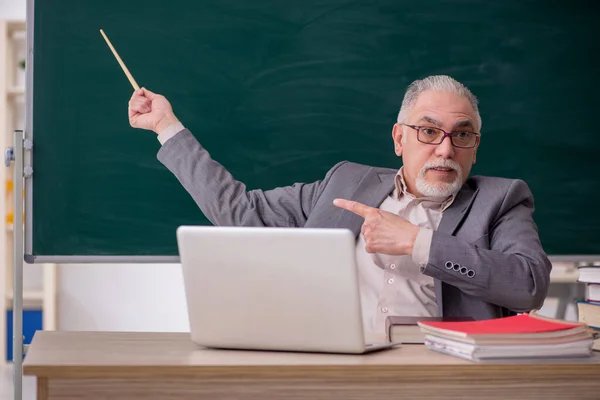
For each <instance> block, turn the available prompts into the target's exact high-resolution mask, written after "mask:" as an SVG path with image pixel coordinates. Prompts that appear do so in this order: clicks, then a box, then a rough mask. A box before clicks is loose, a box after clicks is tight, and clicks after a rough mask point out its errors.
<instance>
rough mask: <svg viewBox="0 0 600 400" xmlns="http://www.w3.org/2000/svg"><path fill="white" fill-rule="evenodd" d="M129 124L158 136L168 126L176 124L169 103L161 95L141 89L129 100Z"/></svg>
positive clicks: (175, 118)
mask: <svg viewBox="0 0 600 400" xmlns="http://www.w3.org/2000/svg"><path fill="white" fill-rule="evenodd" d="M128 112H129V124H130V125H131V126H132V127H134V128H140V129H148V130H151V131H154V132H156V134H160V133H161V131H162V130H164V129H165V128H166V127H168V126H169V125H171V124H173V123H176V122H178V120H177V117H175V114H173V109H172V108H171V104H170V103H169V101H168V100H167V99H166V98H165V97H164V96H162V95H159V94H156V93H153V92H151V91H150V90H148V89H146V88H141V89H138V90H136V91H135V92H133V95H132V96H131V99H130V100H129V107H128Z"/></svg>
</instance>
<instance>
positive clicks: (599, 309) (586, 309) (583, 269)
mask: <svg viewBox="0 0 600 400" xmlns="http://www.w3.org/2000/svg"><path fill="white" fill-rule="evenodd" d="M578 270H579V282H583V283H585V300H582V301H578V302H577V314H578V316H579V322H583V323H585V324H587V325H589V326H590V327H592V328H594V329H596V330H598V331H600V265H586V266H580V267H579V268H578ZM593 348H594V350H597V351H600V339H599V340H596V342H595V343H594V347H593Z"/></svg>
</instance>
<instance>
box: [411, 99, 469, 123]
mask: <svg viewBox="0 0 600 400" xmlns="http://www.w3.org/2000/svg"><path fill="white" fill-rule="evenodd" d="M410 114H411V116H412V118H411V119H412V121H413V122H417V120H421V119H426V120H428V122H431V123H436V122H437V123H439V124H443V123H452V124H460V125H461V126H464V125H466V122H469V123H470V124H471V125H474V124H475V122H474V121H475V112H474V110H473V106H472V105H471V103H470V102H469V100H468V99H467V98H465V97H464V96H460V95H458V94H456V93H451V92H434V91H425V92H423V93H421V94H420V95H419V97H418V98H417V101H416V102H415V104H414V106H413V107H412V110H411V112H410ZM415 118H416V119H415Z"/></svg>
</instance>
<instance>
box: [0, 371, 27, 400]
mask: <svg viewBox="0 0 600 400" xmlns="http://www.w3.org/2000/svg"><path fill="white" fill-rule="evenodd" d="M35 394H36V390H35V378H34V377H32V376H25V377H23V400H35V397H36V396H35ZM13 399H14V392H13V365H12V364H9V363H6V362H3V363H1V364H0V400H13Z"/></svg>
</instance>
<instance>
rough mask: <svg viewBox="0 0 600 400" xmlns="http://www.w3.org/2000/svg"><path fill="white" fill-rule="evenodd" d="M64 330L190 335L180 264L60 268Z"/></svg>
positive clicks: (60, 309) (61, 327)
mask: <svg viewBox="0 0 600 400" xmlns="http://www.w3.org/2000/svg"><path fill="white" fill-rule="evenodd" d="M57 280H58V285H57V286H58V307H57V309H58V324H57V325H58V326H57V328H58V329H59V330H78V331H81V330H89V331H155V332H189V322H188V319H187V307H186V302H185V295H184V290H183V278H182V273H181V266H180V265H179V264H69V265H60V266H59V268H58V279H57Z"/></svg>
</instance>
